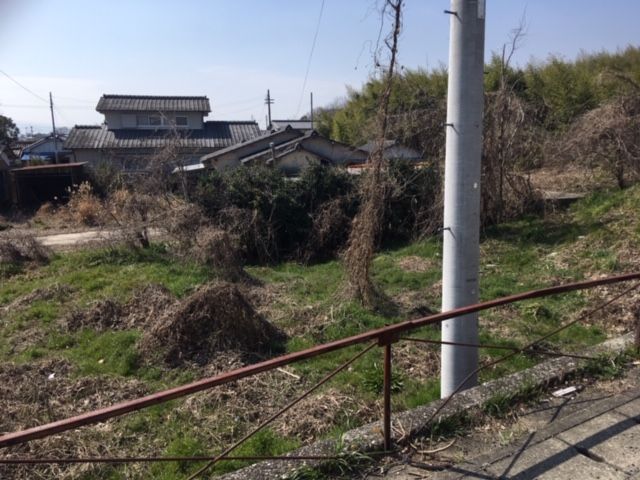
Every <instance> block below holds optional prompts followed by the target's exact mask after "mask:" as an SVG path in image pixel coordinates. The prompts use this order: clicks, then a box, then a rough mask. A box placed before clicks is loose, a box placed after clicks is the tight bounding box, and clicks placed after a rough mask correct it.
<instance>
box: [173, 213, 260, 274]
mask: <svg viewBox="0 0 640 480" xmlns="http://www.w3.org/2000/svg"><path fill="white" fill-rule="evenodd" d="M167 217H168V219H167V221H166V230H167V234H168V235H169V236H170V237H171V239H172V240H174V241H175V248H176V251H177V253H178V254H179V255H181V256H186V257H188V258H190V259H194V260H196V261H197V262H199V263H201V264H203V265H207V266H209V267H211V268H213V269H215V270H216V271H217V273H218V274H219V275H220V276H221V278H223V279H224V280H227V281H231V282H238V281H242V280H247V279H249V278H250V277H249V275H248V274H247V273H246V272H245V271H244V270H243V268H242V267H243V263H244V262H243V255H242V251H241V247H240V238H239V236H238V235H237V234H232V233H229V232H228V231H226V230H225V229H223V228H221V227H216V226H214V225H211V220H209V219H207V217H206V216H205V215H204V213H203V212H202V210H201V208H200V207H198V206H197V205H193V204H187V203H185V204H182V205H178V206H176V207H175V208H173V209H171V210H170V211H169V212H168V215H167Z"/></svg>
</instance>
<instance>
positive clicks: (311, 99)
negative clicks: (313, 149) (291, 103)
mask: <svg viewBox="0 0 640 480" xmlns="http://www.w3.org/2000/svg"><path fill="white" fill-rule="evenodd" d="M310 97H311V98H310V101H311V114H310V116H311V130H313V92H311V94H310Z"/></svg>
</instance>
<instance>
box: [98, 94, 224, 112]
mask: <svg viewBox="0 0 640 480" xmlns="http://www.w3.org/2000/svg"><path fill="white" fill-rule="evenodd" d="M96 110H97V111H98V112H101V113H102V112H109V111H136V112H206V113H209V112H210V111H211V105H210V104H209V99H208V98H207V97H176V96H156V95H107V94H105V95H102V97H101V98H100V100H99V101H98V106H97V107H96Z"/></svg>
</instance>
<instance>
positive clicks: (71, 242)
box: [36, 229, 161, 250]
mask: <svg viewBox="0 0 640 480" xmlns="http://www.w3.org/2000/svg"><path fill="white" fill-rule="evenodd" d="M120 233H121V232H120V230H117V229H111V230H88V231H84V232H75V233H57V234H52V235H38V236H36V240H38V241H39V242H40V243H41V244H42V245H44V246H46V247H49V248H53V249H54V250H56V249H68V248H74V247H79V246H83V245H88V244H96V243H103V242H107V241H114V240H117V239H118V237H119V236H120ZM150 236H151V238H159V237H160V236H161V232H160V230H158V229H150Z"/></svg>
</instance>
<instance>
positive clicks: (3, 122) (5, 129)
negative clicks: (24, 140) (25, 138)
mask: <svg viewBox="0 0 640 480" xmlns="http://www.w3.org/2000/svg"><path fill="white" fill-rule="evenodd" d="M19 133H20V130H18V127H16V124H15V123H13V120H11V119H10V118H9V117H5V116H4V115H0V143H12V142H15V141H16V140H17V139H18V134H19Z"/></svg>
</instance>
